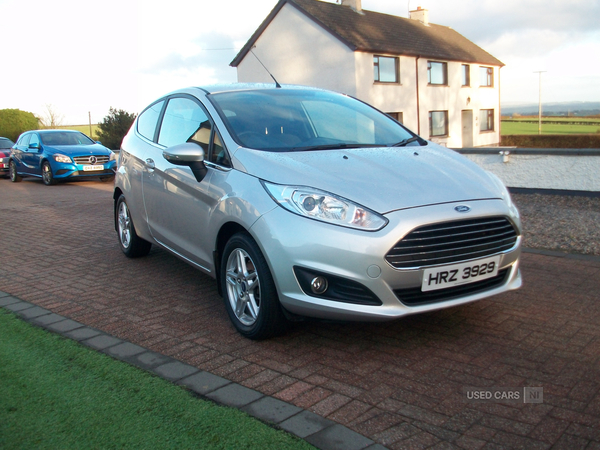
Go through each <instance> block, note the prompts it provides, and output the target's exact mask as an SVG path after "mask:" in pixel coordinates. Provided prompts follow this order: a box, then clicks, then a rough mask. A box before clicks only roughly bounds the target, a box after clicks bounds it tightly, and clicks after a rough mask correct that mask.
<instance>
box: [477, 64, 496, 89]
mask: <svg viewBox="0 0 600 450" xmlns="http://www.w3.org/2000/svg"><path fill="white" fill-rule="evenodd" d="M479 85H480V86H485V87H494V68H493V67H483V66H480V67H479Z"/></svg>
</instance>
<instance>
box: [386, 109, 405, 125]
mask: <svg viewBox="0 0 600 450" xmlns="http://www.w3.org/2000/svg"><path fill="white" fill-rule="evenodd" d="M386 114H387V115H388V116H390V117H391V118H392V119H395V120H396V121H398V122H400V123H404V117H403V115H402V113H401V112H389V113H386Z"/></svg>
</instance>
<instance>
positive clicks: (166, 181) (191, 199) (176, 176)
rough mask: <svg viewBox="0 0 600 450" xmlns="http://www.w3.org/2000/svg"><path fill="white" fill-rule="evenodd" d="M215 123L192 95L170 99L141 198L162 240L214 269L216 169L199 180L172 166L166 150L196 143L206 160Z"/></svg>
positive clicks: (155, 233)
mask: <svg viewBox="0 0 600 450" xmlns="http://www.w3.org/2000/svg"><path fill="white" fill-rule="evenodd" d="M213 136H214V126H213V122H212V120H211V119H210V117H209V115H208V113H207V112H206V110H205V109H204V108H203V107H202V106H201V104H200V103H199V101H198V100H197V99H195V98H193V97H191V96H177V97H172V98H169V100H168V103H167V105H166V108H165V112H164V114H163V118H162V123H161V125H160V130H159V132H158V137H157V143H158V144H159V145H158V147H152V148H148V151H147V154H146V161H145V163H146V169H145V171H144V173H143V176H142V178H143V182H142V185H143V196H144V206H145V208H146V215H147V218H148V225H149V228H150V231H151V233H152V235H153V237H154V239H156V240H157V241H158V242H159V243H160V244H162V245H163V246H165V247H167V248H169V249H170V250H172V251H174V252H176V253H177V254H179V255H180V256H183V257H184V258H185V259H187V260H189V261H191V262H193V263H195V264H196V265H198V266H200V267H201V268H203V269H204V270H206V271H209V272H210V271H211V270H212V266H213V263H212V252H213V248H212V247H213V242H211V241H212V239H211V238H210V236H209V235H210V233H209V230H207V226H208V222H209V219H210V217H209V216H210V212H211V211H212V210H213V209H214V207H215V205H216V203H217V201H218V200H219V198H220V196H221V195H222V192H221V191H214V192H213V191H211V185H210V180H211V177H212V175H213V172H214V169H212V168H210V167H209V168H208V171H207V174H206V176H205V177H204V178H203V179H202V180H201V181H198V180H197V179H196V177H195V176H194V174H193V172H192V170H191V169H190V168H189V167H187V166H179V165H173V164H171V163H170V162H168V161H167V160H166V159H165V158H164V157H163V155H162V151H163V149H168V148H170V147H173V146H176V145H179V144H183V143H185V142H193V143H195V144H196V145H199V146H201V147H202V148H203V149H204V152H205V155H206V158H207V160H208V155H209V150H210V148H211V142H212V139H214V137H213Z"/></svg>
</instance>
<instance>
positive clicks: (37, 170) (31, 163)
mask: <svg viewBox="0 0 600 450" xmlns="http://www.w3.org/2000/svg"><path fill="white" fill-rule="evenodd" d="M23 159H24V162H25V165H26V166H27V167H28V170H29V172H30V173H32V174H35V175H41V174H42V163H41V159H42V143H41V142H40V137H39V136H38V134H37V133H31V139H30V140H29V145H28V146H27V151H26V152H25V153H24V157H23Z"/></svg>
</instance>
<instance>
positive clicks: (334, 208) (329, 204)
mask: <svg viewBox="0 0 600 450" xmlns="http://www.w3.org/2000/svg"><path fill="white" fill-rule="evenodd" d="M261 182H262V185H263V186H264V187H265V189H266V190H267V192H268V193H269V195H270V196H271V197H272V198H273V200H275V201H276V202H277V203H278V204H279V205H281V206H282V207H284V208H285V209H287V210H288V211H291V212H293V213H294V214H298V215H300V216H304V217H309V218H311V219H315V220H320V221H321V222H327V223H331V224H334V225H340V226H343V227H348V228H355V229H357V230H364V231H377V230H380V229H381V228H383V227H384V226H386V225H387V223H388V220H387V219H386V218H385V217H383V216H380V215H379V214H377V213H376V212H373V211H371V210H368V209H367V208H364V207H362V206H360V205H357V204H356V203H354V202H351V201H350V200H346V199H344V198H342V197H338V196H336V195H334V194H330V193H328V192H324V191H320V190H318V189H314V188H310V187H304V186H285V185H280V184H272V183H268V182H266V181H261Z"/></svg>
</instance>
